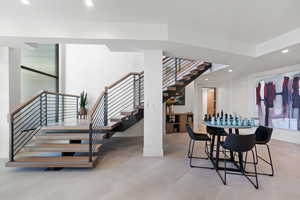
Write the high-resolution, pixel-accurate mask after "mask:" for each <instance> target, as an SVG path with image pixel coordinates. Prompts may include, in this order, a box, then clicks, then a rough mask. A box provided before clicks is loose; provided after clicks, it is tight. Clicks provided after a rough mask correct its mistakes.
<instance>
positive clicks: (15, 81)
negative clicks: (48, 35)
mask: <svg viewBox="0 0 300 200" xmlns="http://www.w3.org/2000/svg"><path fill="white" fill-rule="evenodd" d="M20 66H21V49H20V48H9V105H10V106H9V108H10V111H12V110H14V109H15V108H16V107H17V106H19V105H20V103H21V67H20Z"/></svg>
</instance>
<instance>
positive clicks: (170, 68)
mask: <svg viewBox="0 0 300 200" xmlns="http://www.w3.org/2000/svg"><path fill="white" fill-rule="evenodd" d="M202 63H203V62H202V61H196V60H190V59H183V58H176V57H165V58H164V60H163V90H165V89H167V88H168V87H169V86H171V85H174V84H175V83H176V81H178V80H180V79H182V78H183V77H184V76H185V75H187V74H189V73H190V72H191V71H192V70H193V69H196V68H197V67H198V66H199V65H200V64H202Z"/></svg>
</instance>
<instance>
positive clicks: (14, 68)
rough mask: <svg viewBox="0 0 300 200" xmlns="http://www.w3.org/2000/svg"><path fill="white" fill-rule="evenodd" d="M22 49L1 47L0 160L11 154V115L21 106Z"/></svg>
mask: <svg viewBox="0 0 300 200" xmlns="http://www.w3.org/2000/svg"><path fill="white" fill-rule="evenodd" d="M20 55H21V54H20V49H14V48H9V47H0V91H1V95H0V132H1V134H0V158H6V159H7V158H8V154H9V113H10V112H11V111H12V110H13V109H15V107H16V106H17V105H19V104H20V97H21V92H20V86H21V85H20V58H21V57H20Z"/></svg>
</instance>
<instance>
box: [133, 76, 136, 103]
mask: <svg viewBox="0 0 300 200" xmlns="http://www.w3.org/2000/svg"><path fill="white" fill-rule="evenodd" d="M135 81H136V80H135V74H134V75H133V109H135V106H136V104H135V103H136V102H135V100H136V83H135Z"/></svg>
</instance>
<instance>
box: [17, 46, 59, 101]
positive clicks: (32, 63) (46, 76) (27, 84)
mask: <svg viewBox="0 0 300 200" xmlns="http://www.w3.org/2000/svg"><path fill="white" fill-rule="evenodd" d="M58 49H59V46H58V45H53V44H51V45H48V44H39V45H37V47H36V48H33V49H24V50H23V51H22V57H21V97H22V101H26V100H27V99H29V98H31V97H32V96H34V95H36V94H37V93H39V92H40V91H42V90H47V91H51V92H58V90H59V88H58V86H59V77H58V69H59V66H58V65H59V64H58V63H59V62H58V59H59V58H58Z"/></svg>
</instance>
